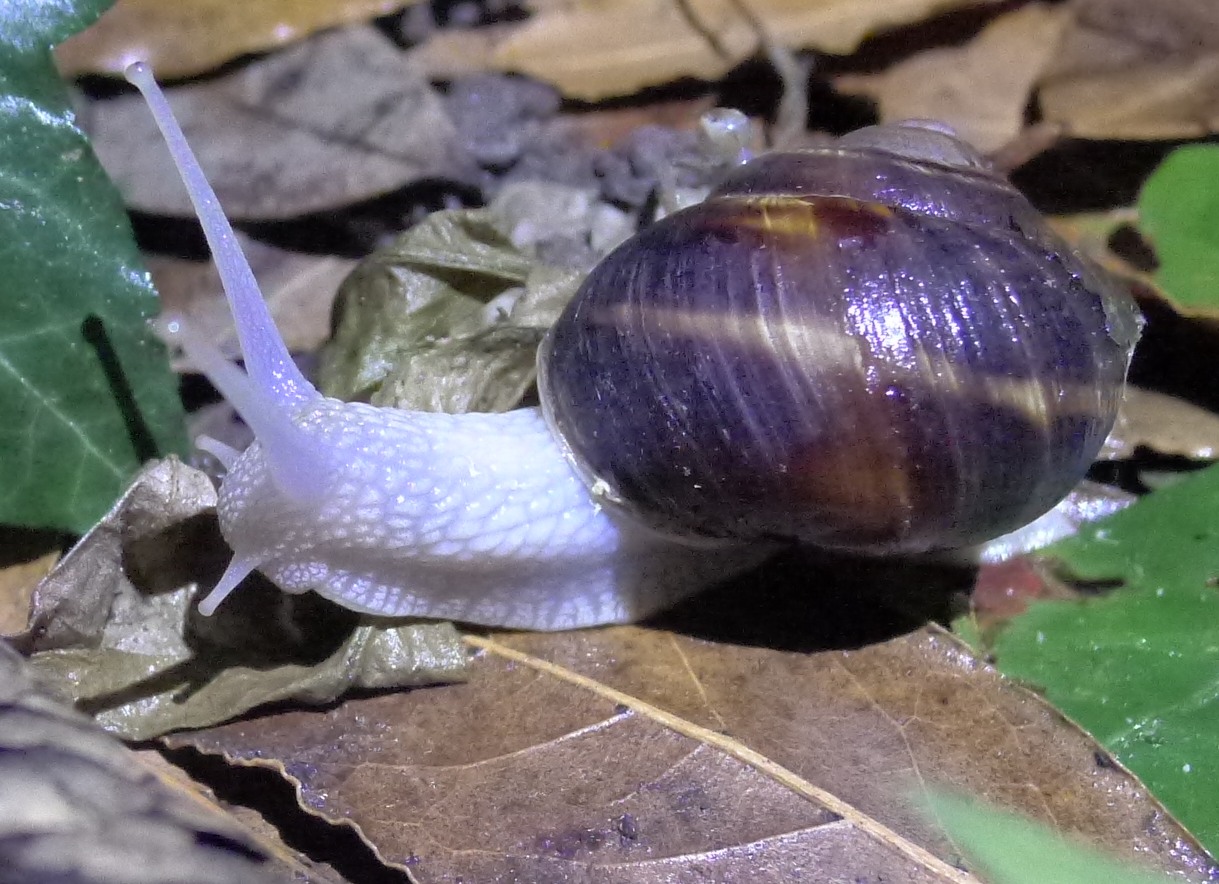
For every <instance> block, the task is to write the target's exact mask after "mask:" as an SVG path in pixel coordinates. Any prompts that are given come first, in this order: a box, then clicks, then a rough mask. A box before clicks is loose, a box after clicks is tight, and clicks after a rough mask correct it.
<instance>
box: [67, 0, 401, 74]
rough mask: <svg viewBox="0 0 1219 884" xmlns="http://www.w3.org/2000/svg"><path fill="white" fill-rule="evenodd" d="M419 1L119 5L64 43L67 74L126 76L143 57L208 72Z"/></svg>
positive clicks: (160, 67) (159, 65) (129, 1)
mask: <svg viewBox="0 0 1219 884" xmlns="http://www.w3.org/2000/svg"><path fill="white" fill-rule="evenodd" d="M412 2H414V0H342V2H335V0H259V2H257V3H244V2H239V0H178V2H174V3H165V2H163V0H119V2H118V3H116V4H114V6H112V7H111V8H110V10H109V11H108V12H106V14H105V15H103V16H102V17H101V18H100V19H99V20H98V21H97V23H96V24H95V25H93V27H91V28H89V29H88V30H86V31H82V32H81V33H80V34H77V35H76V36H75V37H72V38H71V39H70V40H68V41H66V42H64V43H61V44H60V45H59V46H58V47H57V48H56V51H55V58H56V61H58V63H59V67H60V70H62V71H63V72H64V73H65V74H84V73H91V74H92V73H109V74H121V73H122V72H123V69H124V68H125V67H126V66H127V65H129V64H131V62H133V61H135V60H137V59H143V60H144V61H147V62H148V63H149V64H151V65H152V67H153V70H155V71H157V73H158V74H160V76H162V77H186V76H190V75H192V74H198V73H202V72H203V71H206V70H209V69H211V68H214V67H216V66H217V65H219V64H221V63H223V62H226V61H229V60H231V59H233V58H236V57H237V56H240V55H244V54H245V53H247V52H258V51H261V50H264V49H272V48H274V47H277V46H284V45H287V44H288V43H294V42H296V41H297V40H300V39H301V38H303V37H307V36H308V35H309V34H312V33H313V32H315V31H321V30H325V29H326V28H332V27H334V26H336V25H342V24H350V23H352V22H361V21H365V20H367V19H369V18H373V17H375V16H378V15H387V14H388V13H390V12H393V11H394V10H396V9H400V8H401V7H403V6H409V5H410V4H411V3H412Z"/></svg>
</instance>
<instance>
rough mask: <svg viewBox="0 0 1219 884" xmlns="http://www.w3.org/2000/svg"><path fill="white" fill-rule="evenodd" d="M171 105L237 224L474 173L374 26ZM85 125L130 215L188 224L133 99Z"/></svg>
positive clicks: (309, 46)
mask: <svg viewBox="0 0 1219 884" xmlns="http://www.w3.org/2000/svg"><path fill="white" fill-rule="evenodd" d="M169 100H170V103H171V104H172V105H173V107H174V111H175V113H176V114H177V116H178V118H179V120H180V121H181V122H182V126H183V128H184V129H185V130H186V134H187V137H188V138H189V139H190V142H191V145H192V146H193V147H194V149H195V151H196V153H198V154H199V161H200V164H201V165H202V166H203V169H204V171H205V172H206V173H207V175H208V178H209V180H210V181H211V183H212V186H213V187H214V188H215V189H216V192H217V194H218V195H219V196H220V202H221V203H222V204H223V206H224V209H225V211H226V213H227V214H228V215H229V216H230V217H231V218H237V219H269V218H289V217H293V216H297V215H302V214H306V213H309V212H315V211H320V210H323V209H328V208H333V207H334V206H336V205H343V204H347V203H351V202H355V201H358V200H363V199H368V198H371V197H374V196H377V195H380V194H383V193H386V192H388V191H390V190H394V189H395V188H398V187H401V186H403V185H404V184H406V183H408V182H410V181H414V180H416V179H419V178H424V177H436V176H439V177H459V176H460V175H461V174H463V173H464V172H465V171H467V164H466V161H465V159H464V153H463V151H462V150H461V148H460V147H459V145H458V143H457V136H456V131H455V130H454V128H453V125H452V123H451V122H450V121H449V119H448V117H447V116H446V115H445V113H444V109H443V106H442V104H441V101H440V97H439V96H438V95H437V94H436V93H435V92H434V91H433V89H432V88H431V86H430V85H429V84H428V83H427V81H426V80H425V79H424V78H423V77H422V75H421V74H420V73H419V72H418V70H417V69H416V68H415V66H413V65H412V64H411V63H410V62H408V61H407V60H406V59H405V57H404V56H403V54H402V53H401V52H400V51H399V50H398V49H397V47H395V46H394V45H393V43H391V42H390V41H389V40H388V39H387V38H386V37H384V36H382V35H381V34H380V33H379V32H378V31H376V30H375V29H374V28H371V27H352V28H344V29H342V30H339V31H332V32H329V33H326V34H322V35H319V36H317V37H314V38H312V39H311V40H308V41H306V42H304V43H302V44H300V45H299V46H295V47H292V48H291V49H288V50H285V51H283V52H278V53H275V54H274V55H271V56H268V57H266V58H263V59H259V60H258V61H256V62H254V63H251V64H249V65H245V66H243V67H241V68H240V69H238V70H235V71H233V72H232V73H229V74H226V75H223V76H220V77H217V78H215V79H212V80H209V81H208V82H206V83H200V84H195V85H190V86H183V87H180V88H178V89H173V90H169ZM89 117H90V120H89V123H88V125H87V128H88V129H89V131H90V135H91V137H92V139H93V147H94V149H95V150H96V151H97V154H98V157H99V158H100V159H101V161H102V164H103V165H104V166H105V167H106V171H107V172H108V173H109V174H110V176H111V178H113V179H114V180H115V183H116V184H118V186H119V190H121V191H122V193H123V196H124V197H125V198H126V199H127V202H128V205H130V206H132V207H134V208H136V209H140V210H142V211H146V212H154V213H159V214H170V215H189V214H193V213H192V210H191V207H190V203H189V201H188V199H187V196H186V191H185V189H184V188H183V187H182V185H181V183H180V182H179V179H178V174H177V172H176V171H175V170H174V168H173V165H172V163H171V162H170V159H169V154H168V152H167V151H166V150H165V147H164V145H163V143H162V140H161V137H160V135H159V134H158V133H157V130H156V127H155V125H154V123H153V121H152V116H151V114H150V113H149V112H148V109H147V108H146V107H145V106H144V103H143V102H142V101H141V100H140V98H139V97H138V96H135V95H130V96H122V97H120V98H117V99H113V100H110V101H105V102H97V103H95V104H94V105H93V106H92V108H91V109H90V111H89Z"/></svg>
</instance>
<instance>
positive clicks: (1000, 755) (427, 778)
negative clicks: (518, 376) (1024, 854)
mask: <svg viewBox="0 0 1219 884" xmlns="http://www.w3.org/2000/svg"><path fill="white" fill-rule="evenodd" d="M739 616H742V617H746V618H747V617H748V616H749V615H748V614H747V613H746V606H742V608H741V610H740V611H739ZM469 641H470V642H471V643H472V644H473V645H474V646H475V647H477V648H479V649H481V650H482V654H481V655H480V657H479V658H478V660H477V662H476V663H475V664H474V666H473V667H472V672H471V678H470V681H469V682H468V683H466V684H463V685H459V686H450V687H444V688H436V689H429V690H422V691H413V692H409V693H398V694H392V695H386V696H380V697H372V698H368V699H362V700H351V701H348V702H346V703H344V704H343V705H342V706H340V707H337V708H334V709H331V710H328V711H313V712H309V711H295V712H293V711H289V712H285V713H282V714H277V715H273V716H266V717H261V718H255V719H251V720H247V721H242V722H236V723H233V724H231V725H226V726H223V727H220V728H215V729H212V730H209V731H205V732H200V733H194V734H189V735H187V734H183V735H178V736H174V737H171V738H169V742H170V744H171V745H172V746H193V747H197V748H199V749H201V750H203V751H205V752H209V753H221V754H223V755H225V756H226V757H229V758H231V759H234V760H236V761H239V762H241V763H246V764H259V765H269V766H271V767H273V768H275V769H278V770H282V771H283V772H284V774H285V775H286V776H288V777H289V778H290V779H291V780H294V781H296V782H299V783H300V785H301V790H302V792H301V795H302V801H303V803H304V805H305V806H306V807H307V808H310V809H312V810H313V811H315V812H317V813H319V814H321V815H323V816H325V817H326V818H328V819H336V820H337V819H350V820H352V821H353V822H354V823H355V824H356V825H358V826H359V827H360V830H361V831H362V832H363V834H364V835H365V837H366V838H367V839H368V840H369V841H370V843H372V844H373V845H374V846H375V847H376V849H377V850H378V851H379V852H380V853H381V854H382V856H384V857H385V858H386V859H387V860H389V861H390V862H393V863H399V864H403V865H406V866H407V867H408V868H409V869H410V871H411V874H412V875H413V876H414V877H415V878H416V880H419V881H421V882H430V881H448V880H453V879H454V878H456V877H464V878H466V879H467V880H470V879H473V880H490V879H503V878H505V877H513V876H515V877H518V878H520V879H522V880H530V881H558V880H562V881H615V880H630V881H651V880H671V879H672V877H673V876H679V877H680V876H683V875H693V874H696V873H697V872H698V870H700V869H701V870H703V871H704V873H705V872H706V871H707V870H709V869H714V875H715V876H716V877H717V878H718V879H721V880H733V879H739V878H741V877H748V878H749V879H750V880H755V881H772V880H773V881H788V880H792V879H793V878H795V877H797V876H798V875H799V874H805V875H812V876H814V877H816V878H818V879H819V880H831V879H833V880H856V879H857V878H858V877H860V876H862V877H875V876H882V877H885V878H886V879H894V880H902V881H950V880H963V878H962V875H961V873H960V872H958V871H957V870H956V869H955V868H954V866H953V863H954V862H955V860H956V854H955V851H954V850H953V849H952V848H951V846H950V845H949V844H948V843H947V842H946V841H945V840H944V838H943V836H942V834H940V832H939V831H938V830H937V829H936V828H935V827H934V826H932V825H929V824H928V823H926V822H925V821H924V819H923V818H922V817H921V816H920V814H919V813H918V812H917V811H915V810H914V809H913V808H912V806H911V805H910V803H909V801H908V800H907V798H906V797H905V796H906V795H907V793H908V791H909V790H910V789H912V788H913V789H915V790H916V791H919V790H922V789H925V788H927V787H929V786H931V785H941V786H942V785H951V786H953V787H955V788H957V789H962V790H967V791H968V792H970V793H972V794H977V795H982V796H984V797H985V798H986V799H987V800H989V801H992V802H995V803H998V804H1001V805H1005V806H1008V807H1014V808H1019V809H1021V810H1023V811H1025V812H1026V813H1029V814H1032V815H1033V816H1035V817H1037V818H1040V819H1051V820H1053V821H1054V822H1055V823H1056V824H1057V825H1058V826H1060V827H1062V828H1064V829H1066V830H1068V831H1074V832H1077V833H1079V834H1080V835H1082V836H1084V837H1086V838H1087V839H1089V840H1092V841H1094V842H1096V843H1099V844H1101V845H1103V846H1105V847H1106V848H1107V849H1109V850H1111V851H1113V852H1114V853H1116V854H1117V855H1118V856H1124V857H1133V856H1135V855H1141V856H1145V857H1146V856H1150V857H1154V862H1155V863H1156V864H1157V865H1159V866H1160V867H1161V868H1165V869H1174V870H1176V871H1179V872H1188V873H1190V874H1191V875H1192V876H1194V877H1199V876H1201V875H1204V874H1205V873H1206V872H1207V871H1208V869H1209V865H1208V862H1207V860H1206V859H1205V857H1204V856H1203V855H1202V854H1201V853H1200V852H1199V851H1198V850H1197V848H1196V847H1194V846H1192V845H1191V844H1190V842H1189V840H1188V839H1187V838H1186V837H1185V836H1184V835H1183V833H1182V832H1181V831H1180V830H1178V829H1177V828H1176V827H1175V826H1174V825H1173V824H1172V822H1171V820H1169V819H1168V818H1167V816H1166V815H1164V814H1163V812H1162V811H1160V810H1159V809H1158V808H1157V807H1156V805H1155V804H1154V803H1153V802H1151V801H1150V799H1149V798H1148V797H1147V795H1146V793H1145V791H1144V790H1143V789H1142V788H1141V787H1140V786H1139V785H1138V784H1137V783H1136V782H1135V781H1133V780H1132V779H1131V778H1130V777H1129V776H1128V775H1127V774H1125V773H1124V772H1123V771H1121V770H1120V769H1119V768H1117V767H1116V766H1114V765H1112V764H1111V763H1107V762H1106V761H1105V760H1104V758H1103V756H1098V755H1097V754H1096V749H1095V746H1094V744H1092V742H1091V741H1090V740H1089V739H1088V738H1087V737H1086V736H1084V735H1083V734H1082V733H1081V732H1079V731H1078V730H1076V729H1075V728H1074V727H1072V726H1071V725H1070V724H1068V723H1066V722H1064V721H1063V720H1062V719H1061V718H1060V717H1059V716H1058V714H1057V713H1055V712H1054V711H1053V710H1052V709H1050V708H1049V707H1048V706H1046V705H1045V704H1043V703H1042V702H1041V701H1040V700H1038V699H1037V698H1036V697H1034V696H1033V695H1031V694H1029V693H1027V692H1024V691H1022V690H1019V689H1017V688H1014V687H1012V686H1011V685H1009V684H1004V683H1003V682H1002V680H1001V679H1000V678H999V677H998V676H997V675H996V674H995V673H994V672H993V671H991V670H989V669H988V668H987V667H986V666H985V665H983V664H981V663H979V662H977V661H975V660H974V659H973V658H971V657H970V656H969V654H968V653H967V652H965V651H964V650H963V648H962V647H961V646H959V645H958V644H957V643H956V642H955V641H954V640H953V639H952V638H951V637H949V636H947V635H945V634H943V633H941V632H938V631H935V630H930V631H926V630H925V631H919V632H915V633H912V634H910V635H907V636H904V637H901V638H897V639H893V640H891V641H888V642H883V643H879V644H874V645H871V646H869V647H865V648H861V649H858V650H851V651H834V650H827V651H822V652H820V653H805V652H797V651H781V650H776V649H772V648H766V647H758V646H749V645H743V644H737V645H730V644H726V643H723V642H717V641H708V640H701V639H696V638H693V637H690V636H685V635H682V634H680V633H672V632H666V631H662V630H656V629H646V628H639V627H618V628H612V629H603V630H591V631H585V632H578V633H560V634H553V635H501V636H496V637H493V638H488V639H482V638H471V639H469Z"/></svg>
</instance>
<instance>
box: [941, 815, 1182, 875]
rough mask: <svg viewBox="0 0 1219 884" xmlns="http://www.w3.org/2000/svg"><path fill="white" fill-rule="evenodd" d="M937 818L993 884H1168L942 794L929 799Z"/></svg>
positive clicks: (1021, 822) (1012, 817)
mask: <svg viewBox="0 0 1219 884" xmlns="http://www.w3.org/2000/svg"><path fill="white" fill-rule="evenodd" d="M927 800H928V802H929V803H930V805H931V811H932V813H933V814H934V815H935V818H936V820H937V821H938V822H939V823H940V825H942V826H943V827H944V829H945V831H947V832H948V835H949V837H950V838H952V840H953V841H954V842H955V843H956V844H957V846H958V847H959V848H960V849H961V850H962V851H963V852H964V853H965V854H966V855H967V856H968V857H969V858H970V859H971V860H972V861H973V863H974V864H976V865H977V866H978V867H979V868H980V869H982V870H984V871H985V872H986V880H988V881H990V882H992V884H1168V882H1170V881H1176V880H1177V879H1176V878H1170V877H1168V876H1167V875H1159V874H1155V873H1154V872H1150V871H1142V870H1140V869H1133V868H1130V867H1129V866H1124V865H1122V864H1121V863H1119V862H1117V861H1115V860H1112V859H1109V858H1108V857H1106V856H1104V855H1102V854H1100V853H1098V852H1096V851H1094V850H1091V849H1089V848H1086V847H1083V846H1081V845H1078V844H1072V843H1071V842H1069V841H1067V840H1065V839H1064V838H1063V837H1062V836H1061V835H1059V834H1058V833H1057V832H1055V831H1054V830H1052V829H1048V828H1046V827H1045V826H1039V825H1037V824H1036V823H1033V822H1030V821H1029V820H1026V819H1023V818H1022V817H1018V816H1015V815H1014V814H1009V813H1002V812H1000V811H997V810H992V809H990V808H987V807H983V806H982V805H980V804H978V803H977V802H974V801H969V800H966V799H964V798H958V797H955V796H952V795H946V794H943V793H940V794H933V795H931V796H929V797H928V799H927Z"/></svg>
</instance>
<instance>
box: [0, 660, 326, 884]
mask: <svg viewBox="0 0 1219 884" xmlns="http://www.w3.org/2000/svg"><path fill="white" fill-rule="evenodd" d="M0 759H3V763H0V868H2V869H3V873H2V877H3V878H4V879H5V880H7V881H67V880H71V881H76V882H81V884H91V882H98V884H120V882H121V884H159V882H164V881H194V882H198V884H237V882H241V884H247V882H248V884H263V882H267V884H269V882H274V881H284V882H286V881H293V880H302V879H303V880H309V879H310V876H309V875H308V874H304V873H303V872H304V870H303V869H302V868H301V867H299V866H297V865H296V864H295V863H294V862H292V861H288V860H287V859H286V857H284V856H282V855H281V856H280V857H278V858H277V859H278V860H279V862H275V863H268V860H270V859H271V856H270V851H268V850H267V849H266V848H265V847H264V846H263V845H262V844H261V843H260V842H259V841H258V840H256V839H255V838H254V837H253V836H252V835H251V833H250V832H249V831H247V830H245V829H243V828H242V827H240V826H238V825H237V824H236V823H235V822H234V821H233V820H232V819H231V818H228V817H227V816H225V815H223V814H222V813H220V812H219V811H218V810H215V809H212V808H209V807H207V806H206V805H205V804H203V803H201V802H197V801H192V800H190V799H189V798H187V797H185V796H184V794H183V793H182V792H181V791H180V789H178V788H177V787H174V786H171V785H169V784H168V783H166V782H164V781H163V780H161V779H159V778H158V777H157V776H156V775H155V774H154V773H153V772H152V771H151V770H150V769H149V768H148V767H147V766H145V765H144V764H143V763H141V761H140V760H139V759H138V758H137V756H136V755H135V754H134V753H133V752H131V751H130V750H128V749H127V748H126V747H124V746H123V745H122V744H121V743H119V742H118V741H117V740H115V739H114V738H113V737H112V736H110V735H109V734H107V733H105V732H104V731H102V730H101V729H100V728H98V727H97V726H96V725H95V724H93V723H92V722H90V721H89V720H88V719H86V718H85V717H84V716H83V715H80V714H78V713H76V712H73V711H72V710H70V709H68V708H67V707H66V706H64V705H62V704H60V703H58V702H57V701H54V700H52V699H51V698H50V696H49V695H48V694H46V693H44V692H43V690H42V689H41V688H40V686H38V685H37V684H36V682H35V680H34V679H33V678H32V676H31V673H30V671H29V668H28V667H27V666H26V665H25V664H24V663H23V662H22V660H21V658H20V657H19V656H18V655H17V654H16V653H15V652H14V651H13V650H12V649H11V648H9V647H8V646H7V645H6V644H4V643H3V642H0Z"/></svg>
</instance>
